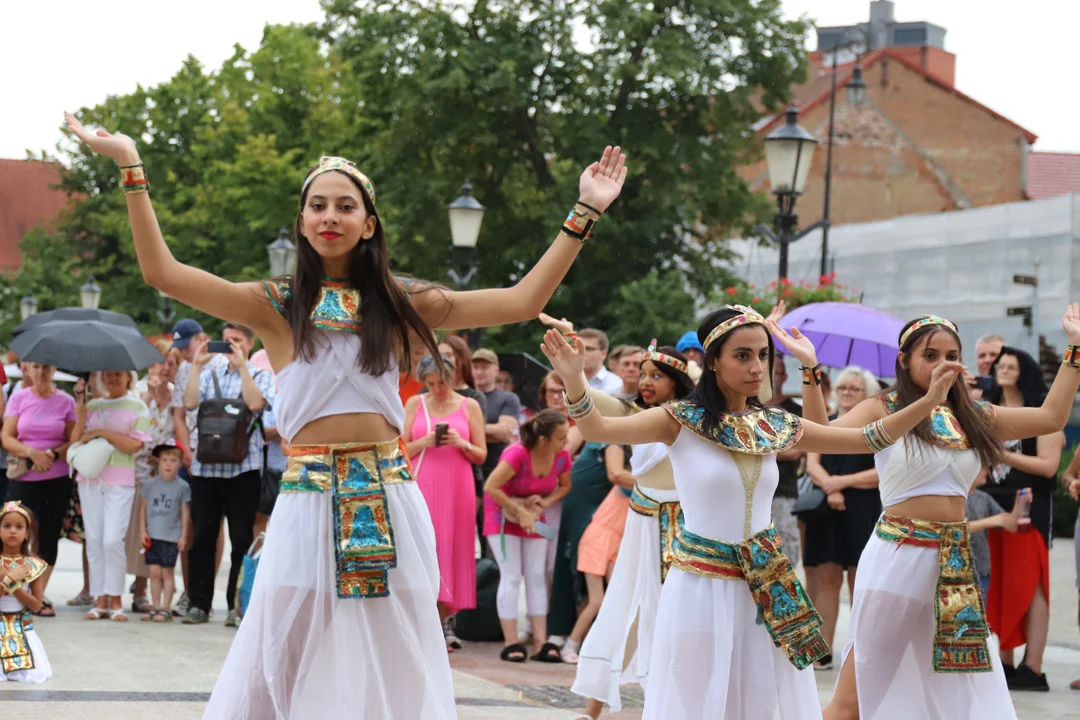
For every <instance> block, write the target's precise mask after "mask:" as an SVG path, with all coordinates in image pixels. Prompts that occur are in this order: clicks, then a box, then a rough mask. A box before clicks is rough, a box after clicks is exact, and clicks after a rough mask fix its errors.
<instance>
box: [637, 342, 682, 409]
mask: <svg viewBox="0 0 1080 720" xmlns="http://www.w3.org/2000/svg"><path fill="white" fill-rule="evenodd" d="M656 352H658V353H660V354H662V355H668V356H670V357H673V358H675V359H676V360H681V361H682V362H684V363H685V362H686V357H685V356H684V355H683V354H682V353H681V352H679V351H678V350H676V349H675V348H673V347H670V346H668V345H665V346H663V347H658V348H656ZM646 360H648V358H646ZM641 364H642V365H644V364H645V362H644V361H642V363H641ZM653 365H655V366H656V369H657V370H659V371H660V372H662V373H663V374H664V375H667V376H668V377H669V378H671V379H672V381H673V382H674V383H675V399H676V400H684V399H686V398H688V397H690V393H692V392H694V381H693V380H691V379H690V376H689V375H687V374H686V373H684V372H679V371H678V370H676V369H675V368H673V367H671V366H670V365H665V364H664V363H659V362H654V363H653ZM632 402H633V404H634V405H636V406H638V407H640V408H647V407H649V406H648V405H646V404H645V400H644V399H643V398H642V397H641V390H638V394H637V397H635V398H634V399H633V401H632Z"/></svg>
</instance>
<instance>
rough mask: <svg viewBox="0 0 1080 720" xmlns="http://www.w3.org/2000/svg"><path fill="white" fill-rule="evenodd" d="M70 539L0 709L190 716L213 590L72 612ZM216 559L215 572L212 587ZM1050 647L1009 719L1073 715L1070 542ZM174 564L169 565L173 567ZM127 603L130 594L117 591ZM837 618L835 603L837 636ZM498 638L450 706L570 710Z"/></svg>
mask: <svg viewBox="0 0 1080 720" xmlns="http://www.w3.org/2000/svg"><path fill="white" fill-rule="evenodd" d="M79 552H80V551H79V546H77V545H74V544H72V543H70V542H67V541H63V542H61V544H60V559H59V563H58V567H57V569H56V571H55V573H54V575H53V579H52V583H51V585H50V589H49V596H50V597H51V598H52V599H53V600H54V601H55V602H56V603H58V605H59V607H58V608H57V612H58V616H57V617H56V618H54V619H41V620H39V621H38V623H37V627H38V631H39V633H40V634H41V636H42V640H43V642H44V644H45V647H46V649H47V651H48V653H49V659H50V661H51V662H52V665H53V679H52V680H50V681H49V682H48V683H46V684H44V685H23V684H20V683H0V717H4V718H6V717H18V718H20V720H76V719H78V720H99V719H100V720H135V719H136V718H138V719H139V720H142V719H143V718H146V717H152V716H155V715H156V716H159V717H162V718H166V719H167V720H189V719H190V720H194V719H196V718H200V717H201V716H202V709H203V707H204V706H205V702H206V698H207V697H208V696H209V693H210V691H211V690H212V689H213V686H214V681H215V679H216V676H217V672H218V669H219V668H220V666H221V663H222V661H223V659H224V657H225V654H226V652H227V651H228V647H229V643H230V642H231V640H232V637H233V634H234V631H233V630H230V629H228V628H225V627H223V626H222V625H221V623H222V621H223V619H224V615H225V599H224V595H223V593H221V592H219V593H218V597H217V598H216V599H215V608H217V613H216V617H215V618H213V619H212V620H211V622H210V624H208V625H199V626H185V625H181V624H180V623H179V622H174V623H170V624H166V625H156V624H150V623H142V622H139V621H138V620H137V619H133V621H132V622H129V623H126V624H120V623H112V622H108V621H97V622H85V621H83V620H82V619H81V617H82V613H81V611H76V610H75V609H72V608H68V607H66V606H64V601H65V600H67V599H68V598H70V597H72V596H74V595H75V594H76V593H77V592H78V590H79V588H80V586H81V584H82V579H81V577H82V576H81V566H80V556H79ZM227 558H228V555H226V565H225V567H224V568H223V573H222V575H221V577H220V578H219V586H223V585H224V578H225V574H224V571H227V569H228V567H227V562H228V561H227ZM1051 568H1052V569H1051V577H1052V578H1053V582H1052V596H1053V597H1052V608H1053V610H1052V625H1051V633H1050V637H1051V647H1050V648H1049V649H1048V650H1047V653H1046V663H1045V667H1046V672H1047V674H1048V677H1049V681H1050V686H1051V688H1052V689H1051V691H1050V692H1049V693H1014V694H1013V700H1014V702H1015V704H1016V709H1017V714H1018V716H1019V717H1020V718H1022V719H1023V718H1032V719H1035V718H1037V719H1038V720H1044V719H1046V718H1080V692H1075V691H1070V690H1069V687H1068V686H1069V682H1070V681H1071V680H1073V679H1075V678H1077V677H1080V633H1078V631H1077V624H1076V620H1077V605H1076V602H1077V600H1076V598H1077V594H1076V589H1075V586H1074V579H1075V572H1074V569H1073V555H1072V543H1071V542H1069V541H1067V540H1066V541H1063V542H1059V543H1058V544H1057V545H1056V546H1055V548H1054V550H1053V552H1052V553H1051ZM178 571H179V569H178ZM128 601H129V602H130V599H128ZM846 625H847V608H846V607H844V608H843V610H842V616H841V619H840V631H839V636H838V638H837V640H838V642H837V644H838V645H839V644H840V643H841V642H842V641H843V634H844V630H845V628H846ZM498 650H499V648H498V646H497V645H494V644H491V645H488V644H471V643H470V644H469V645H468V646H467V647H466V648H464V649H463V650H459V651H457V652H455V653H454V654H453V655H452V657H451V665H452V666H453V668H454V683H455V690H456V695H457V699H458V713H459V716H460V717H461V718H462V719H463V720H465V719H468V718H513V719H515V720H516V719H518V718H520V719H522V720H570V719H571V718H573V717H574V716H575V715H576V714H577V713H576V712H575V711H574V708H580V707H581V701H580V699H579V698H577V696H575V695H573V694H572V693H570V691H569V687H570V684H571V683H572V682H573V677H574V668H573V667H572V666H569V665H545V664H543V663H526V664H523V665H516V664H512V663H504V662H501V661H500V660H499V659H498ZM835 678H836V674H835V672H819V673H817V681H818V689H819V692H820V696H821V700H822V702H826V701H827V700H828V698H829V696H830V695H831V691H832V684H833V682H834V681H835ZM624 698H625V700H624V706H625V707H626V708H627V709H626V710H624V711H622V712H620V713H618V714H614V715H612V714H606V715H605V716H604V717H607V718H613V719H614V718H618V719H619V720H624V719H629V718H640V717H641V709H640V708H641V698H642V695H641V691H640V688H637V687H627V688H625V693H624Z"/></svg>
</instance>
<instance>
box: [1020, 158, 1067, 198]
mask: <svg viewBox="0 0 1080 720" xmlns="http://www.w3.org/2000/svg"><path fill="white" fill-rule="evenodd" d="M1025 191H1026V192H1027V195H1028V197H1030V198H1031V199H1032V200H1042V199H1043V198H1052V197H1058V196H1059V195H1068V194H1069V193H1075V192H1080V154H1074V153H1054V152H1033V153H1029V154H1028V166H1027V187H1026V188H1025Z"/></svg>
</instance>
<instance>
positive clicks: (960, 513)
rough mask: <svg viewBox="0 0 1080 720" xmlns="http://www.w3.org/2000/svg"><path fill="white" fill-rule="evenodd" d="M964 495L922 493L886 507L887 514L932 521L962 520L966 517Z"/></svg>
mask: <svg viewBox="0 0 1080 720" xmlns="http://www.w3.org/2000/svg"><path fill="white" fill-rule="evenodd" d="M964 502H965V499H964V498H962V497H951V496H946V495H920V496H919V497H913V498H909V499H907V500H904V501H903V502H899V503H897V504H896V505H890V506H889V507H887V508H885V514H886V515H893V516H895V517H903V518H909V519H911V520H928V521H930V522H960V521H961V520H963V519H964Z"/></svg>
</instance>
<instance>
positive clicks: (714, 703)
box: [542, 306, 962, 720]
mask: <svg viewBox="0 0 1080 720" xmlns="http://www.w3.org/2000/svg"><path fill="white" fill-rule="evenodd" d="M769 328H770V329H772V331H773V332H774V333H776V334H777V336H778V337H781V338H782V339H783V340H784V344H785V345H786V346H787V347H788V348H789V349H791V351H792V354H794V355H795V356H796V357H797V358H799V359H800V360H801V361H802V362H803V364H804V366H805V367H806V371H805V378H806V382H807V384H808V385H807V390H808V392H807V393H806V401H807V404H808V405H810V406H811V409H812V410H814V411H815V412H819V413H820V414H821V415H824V413H825V403H824V399H823V397H822V395H821V391H820V387H819V386H818V380H817V378H818V375H819V373H820V369H819V367H818V365H817V361H816V356H815V353H814V348H813V345H812V344H811V343H810V342H809V340H807V339H806V338H805V337H802V336H801V335H799V334H798V333H797V332H795V333H794V337H792V336H789V335H787V334H786V333H783V332H782V331H780V329H779V328H777V327H776V326H775V324H772V325H770V326H769ZM698 338H699V340H700V341H701V343H702V346H703V347H704V348H705V367H704V368H703V372H702V375H701V378H700V380H699V382H698V386H697V388H696V389H695V390H694V392H693V394H692V395H691V396H690V399H689V400H685V401H677V402H672V403H668V404H666V405H664V406H663V407H662V408H653V409H650V410H646V411H644V412H641V413H638V414H637V415H634V416H632V417H626V418H607V417H603V416H602V415H601V414H600V413H598V412H596V411H595V407H594V405H593V399H592V397H591V395H590V393H589V392H588V388H587V386H586V385H585V384H584V383H583V382H582V381H581V375H580V374H575V373H574V372H572V370H573V369H574V368H575V367H576V363H578V362H580V358H579V356H580V354H581V351H580V350H579V349H575V348H572V347H571V346H570V345H569V344H568V343H567V342H566V340H565V339H564V337H563V336H562V334H560V333H559V332H558V331H556V330H549V331H548V332H547V334H546V336H545V339H544V344H543V346H542V350H543V352H544V354H545V355H546V356H547V357H548V358H549V359H550V360H551V361H552V363H553V364H554V366H555V369H556V370H557V371H559V373H560V374H561V375H562V376H563V377H564V378H567V396H568V398H569V399H570V400H571V402H572V405H571V412H572V413H573V415H574V416H575V417H576V418H577V420H578V427H580V428H581V434H582V436H584V437H585V438H586V439H587V440H591V441H598V442H623V443H631V444H643V443H652V442H662V443H664V444H665V445H668V446H669V448H668V457H669V458H670V459H671V464H672V467H673V469H674V471H675V482H676V485H677V486H678V489H679V500H680V502H681V504H682V511H683V519H684V523H683V525H682V526H680V527H679V528H678V530H677V534H676V537H675V540H674V545H673V550H672V564H671V570H670V572H669V573H668V576H667V580H666V581H665V583H664V587H663V591H662V592H661V595H660V604H659V608H658V611H657V617H656V627H655V630H654V637H653V650H652V658H651V660H650V664H649V668H650V674H649V687H648V693H647V695H646V698H645V713H644V717H645V718H646V719H647V720H656V719H659V718H664V719H665V720H691V719H693V720H696V719H699V718H700V719H702V720H704V719H705V718H716V717H724V718H726V719H727V720H739V719H745V720H759V719H760V718H770V719H772V720H792V719H796V720H802V719H804V718H820V717H821V710H820V704H819V702H818V694H817V687H816V685H815V684H814V676H813V672H812V671H811V672H800V671H801V670H803V669H805V668H808V667H810V665H811V664H812V663H813V662H814V661H815V660H817V659H819V658H821V657H822V656H824V655H825V654H826V653H827V652H828V647H827V646H826V645H825V642H824V640H823V639H822V638H821V634H820V632H819V628H820V627H821V618H820V617H819V616H818V615H817V612H816V611H815V610H814V608H813V606H812V605H811V604H810V602H809V600H808V599H807V597H806V593H805V591H804V590H803V588H802V585H801V584H800V583H799V581H798V580H797V579H796V577H795V573H794V569H793V568H792V566H791V563H790V562H788V560H787V558H786V557H784V555H783V553H782V552H781V548H780V538H779V534H778V532H777V531H776V529H775V527H773V525H772V518H771V517H770V515H771V500H772V496H773V492H774V491H775V489H776V485H777V482H778V480H779V474H778V470H777V467H776V453H777V452H779V451H782V450H786V449H790V448H797V449H799V450H804V451H807V452H821V453H855V452H872V451H874V450H878V449H880V448H881V447H883V446H885V445H887V444H889V443H891V442H892V440H891V439H892V438H894V437H900V436H901V435H903V433H905V432H907V431H908V430H910V429H912V428H913V427H915V425H916V424H917V423H918V422H919V420H921V419H922V418H923V417H925V416H926V415H928V414H929V413H930V412H931V411H932V410H933V409H934V407H936V406H937V404H938V403H939V402H940V401H941V400H943V399H944V398H945V394H946V392H947V391H948V389H949V387H951V386H952V385H953V383H954V381H955V379H956V377H957V375H958V373H959V372H960V371H961V370H962V366H961V365H960V363H958V362H950V363H942V364H941V365H940V366H939V367H938V368H936V370H935V374H934V379H933V382H932V386H931V389H930V391H929V392H928V393H927V395H926V396H925V397H923V398H920V399H919V400H918V401H917V402H914V403H912V404H911V405H910V406H908V407H907V408H905V409H904V410H901V411H899V412H897V413H895V414H893V415H890V416H889V417H886V418H882V419H880V420H878V421H876V422H873V423H871V424H869V425H867V426H866V427H864V428H862V429H861V430H856V429H847V428H834V427H828V426H822V425H818V424H816V423H813V422H810V421H805V420H800V419H799V418H797V417H795V416H794V415H790V414H788V413H786V412H784V411H783V410H782V409H779V408H766V407H763V406H762V404H761V402H760V401H759V399H758V394H759V393H760V392H761V390H762V384H763V382H764V381H765V380H766V379H767V378H769V377H771V373H772V364H773V358H774V348H773V342H772V338H771V337H770V335H769V333H768V332H767V327H766V321H765V318H763V317H762V316H761V315H759V314H758V313H757V312H755V311H754V310H752V309H750V308H747V307H742V306H727V307H724V308H723V309H721V310H718V311H716V312H713V313H711V314H710V315H708V316H707V317H706V318H705V320H704V321H703V322H702V324H701V326H700V328H699V329H698Z"/></svg>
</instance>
